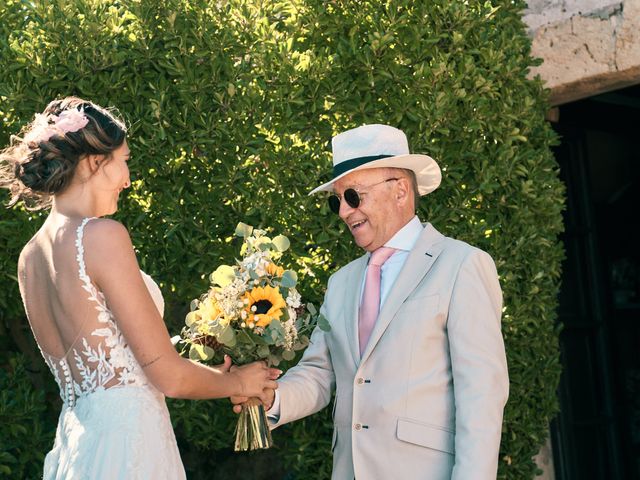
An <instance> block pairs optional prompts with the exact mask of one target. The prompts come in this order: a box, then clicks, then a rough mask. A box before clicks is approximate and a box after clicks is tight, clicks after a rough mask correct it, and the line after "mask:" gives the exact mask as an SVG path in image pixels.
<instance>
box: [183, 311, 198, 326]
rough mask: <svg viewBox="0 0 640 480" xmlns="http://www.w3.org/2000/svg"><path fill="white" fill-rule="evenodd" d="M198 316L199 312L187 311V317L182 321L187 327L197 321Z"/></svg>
mask: <svg viewBox="0 0 640 480" xmlns="http://www.w3.org/2000/svg"><path fill="white" fill-rule="evenodd" d="M198 316H199V313H197V312H189V313H187V317H186V318H185V320H184V323H185V324H186V325H187V327H190V326H192V325H193V324H194V323H196V322H197V321H198Z"/></svg>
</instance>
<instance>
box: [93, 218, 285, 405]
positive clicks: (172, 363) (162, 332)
mask: <svg viewBox="0 0 640 480" xmlns="http://www.w3.org/2000/svg"><path fill="white" fill-rule="evenodd" d="M83 244H84V251H85V262H86V265H87V271H88V274H89V276H90V277H91V278H92V280H93V281H94V282H95V283H96V285H97V287H98V288H99V289H100V290H101V291H102V292H103V294H104V296H105V299H106V301H107V305H108V306H109V309H110V310H111V312H112V313H113V315H114V317H115V320H116V322H117V324H118V326H119V327H120V329H121V330H122V333H123V335H124V337H125V339H126V341H127V343H128V344H129V347H130V348H131V350H132V351H133V354H134V355H135V357H136V359H137V360H138V363H139V364H140V365H141V366H142V367H143V368H144V372H145V374H146V375H147V378H148V379H149V381H150V382H151V383H153V385H154V386H155V387H156V388H157V389H158V390H160V391H161V392H162V393H164V394H165V395H167V396H168V397H175V398H192V399H197V398H223V397H229V396H231V395H242V396H261V395H262V392H263V390H264V389H266V388H277V384H276V382H275V381H274V380H273V379H274V378H276V377H277V372H278V371H277V370H275V369H270V368H267V367H266V365H265V364H264V363H262V362H258V363H253V364H250V365H247V366H244V367H240V368H238V369H234V371H233V372H230V371H229V366H230V365H229V364H228V363H226V364H225V365H223V366H220V367H218V368H210V367H207V366H205V365H201V364H198V363H195V362H192V361H190V360H187V359H185V358H182V357H181V356H180V355H178V353H177V352H176V350H175V348H174V347H173V345H172V344H171V340H170V336H169V332H168V331H167V328H166V326H165V324H164V321H163V320H162V317H161V316H160V314H159V313H158V310H157V309H156V306H155V304H154V302H153V299H152V298H151V295H150V294H149V291H148V290H147V287H146V285H145V283H144V281H143V279H142V276H141V274H140V269H139V266H138V262H137V260H136V257H135V253H134V250H133V246H132V244H131V239H130V238H129V233H128V232H127V230H126V228H125V227H124V226H123V225H121V224H120V223H118V222H116V221H114V220H108V219H97V220H94V221H92V222H89V223H88V224H87V226H86V227H85V234H84V241H83Z"/></svg>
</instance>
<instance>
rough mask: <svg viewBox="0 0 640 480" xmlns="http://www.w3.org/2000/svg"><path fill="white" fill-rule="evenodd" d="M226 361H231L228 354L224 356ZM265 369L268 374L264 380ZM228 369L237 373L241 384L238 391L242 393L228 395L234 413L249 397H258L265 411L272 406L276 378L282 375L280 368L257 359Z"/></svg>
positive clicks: (276, 384) (238, 410)
mask: <svg viewBox="0 0 640 480" xmlns="http://www.w3.org/2000/svg"><path fill="white" fill-rule="evenodd" d="M227 362H229V363H230V362H231V359H230V358H229V357H228V356H226V357H225V363H227ZM265 369H266V370H268V371H267V372H266V373H267V375H268V377H267V380H266V381H265V379H264V374H265ZM230 371H231V372H233V373H236V374H238V379H239V381H240V384H241V385H240V387H241V388H240V391H241V392H242V395H238V396H231V397H230V400H231V403H232V404H233V411H234V412H235V413H238V414H239V413H240V412H241V411H242V405H244V404H246V403H247V402H248V401H249V400H250V399H251V398H257V399H259V400H260V402H261V403H262V405H263V407H264V409H265V411H268V410H269V409H270V408H271V407H272V406H273V402H274V400H275V394H276V389H277V388H278V383H277V382H276V380H277V379H278V377H279V376H280V375H282V370H278V369H277V368H268V367H267V366H266V364H265V362H262V361H258V362H253V363H250V364H248V365H244V366H241V367H237V366H233V367H231V369H230ZM256 377H257V378H256ZM245 382H246V383H245ZM249 385H251V386H249Z"/></svg>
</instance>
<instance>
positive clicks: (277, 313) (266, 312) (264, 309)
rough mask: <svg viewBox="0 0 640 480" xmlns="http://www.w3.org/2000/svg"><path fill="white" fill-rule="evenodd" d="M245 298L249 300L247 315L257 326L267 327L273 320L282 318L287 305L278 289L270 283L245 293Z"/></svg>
mask: <svg viewBox="0 0 640 480" xmlns="http://www.w3.org/2000/svg"><path fill="white" fill-rule="evenodd" d="M244 299H246V300H248V302H249V303H248V304H247V306H246V312H247V317H248V319H250V320H249V321H253V322H254V323H255V325H256V326H257V327H266V326H267V325H269V324H270V323H271V321H272V320H275V319H278V318H280V317H281V316H282V309H283V308H286V306H287V303H286V302H285V300H284V298H282V295H280V292H279V291H278V289H277V288H274V287H271V286H269V285H267V286H265V287H256V288H254V289H253V290H251V291H250V292H247V293H245V294H244ZM254 307H255V309H254Z"/></svg>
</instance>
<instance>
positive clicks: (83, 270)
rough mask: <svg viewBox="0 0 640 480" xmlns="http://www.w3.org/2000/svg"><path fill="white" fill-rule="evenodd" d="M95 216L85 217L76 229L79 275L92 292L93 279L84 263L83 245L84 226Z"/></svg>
mask: <svg viewBox="0 0 640 480" xmlns="http://www.w3.org/2000/svg"><path fill="white" fill-rule="evenodd" d="M94 218H95V217H88V218H83V219H82V222H81V223H80V225H78V228H77V229H76V252H77V254H76V259H77V260H78V276H79V277H80V280H82V283H83V284H84V289H85V290H87V291H89V293H92V292H91V286H92V285H91V279H90V278H89V275H87V267H86V265H85V263H84V245H82V239H83V238H84V227H85V226H86V225H87V223H89V221H91V220H93V219H94Z"/></svg>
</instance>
